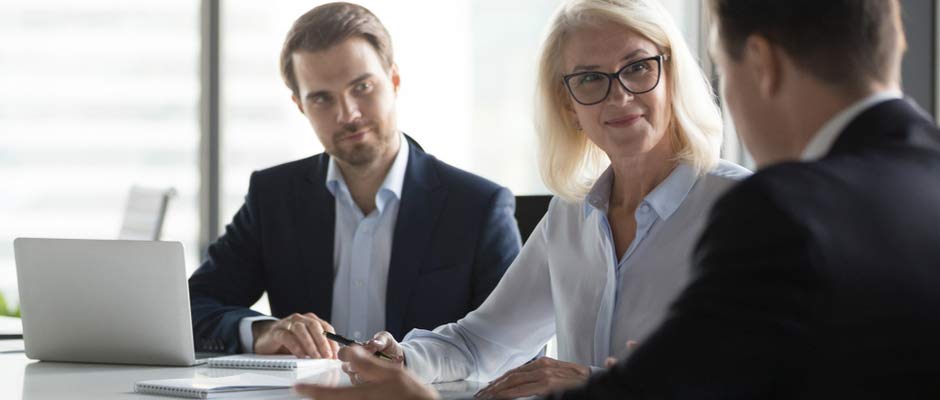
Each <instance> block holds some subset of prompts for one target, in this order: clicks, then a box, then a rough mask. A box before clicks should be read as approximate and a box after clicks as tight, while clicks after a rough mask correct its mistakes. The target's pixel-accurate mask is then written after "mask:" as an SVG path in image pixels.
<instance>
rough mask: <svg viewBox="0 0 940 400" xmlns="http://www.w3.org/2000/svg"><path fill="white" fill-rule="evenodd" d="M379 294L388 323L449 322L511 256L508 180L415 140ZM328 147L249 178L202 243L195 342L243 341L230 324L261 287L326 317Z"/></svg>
mask: <svg viewBox="0 0 940 400" xmlns="http://www.w3.org/2000/svg"><path fill="white" fill-rule="evenodd" d="M402 144H403V145H407V146H410V148H409V151H410V153H409V157H408V166H407V168H406V171H405V180H404V184H403V186H402V195H401V202H400V205H399V210H398V218H397V221H396V225H395V230H394V237H393V239H392V254H391V260H390V262H389V272H388V284H387V285H388V286H387V292H386V328H387V330H388V331H389V332H391V333H392V334H393V335H394V336H395V337H396V338H397V339H399V340H401V339H402V337H403V336H404V335H405V333H407V332H408V331H409V330H411V329H413V328H423V329H433V328H434V327H436V326H438V325H441V324H444V323H448V322H453V321H456V320H458V319H460V318H462V317H463V316H464V315H466V314H467V313H468V312H470V311H472V310H474V309H475V308H476V307H477V306H479V305H480V303H482V302H483V300H484V299H486V296H488V295H489V293H490V291H492V290H493V288H494V287H495V286H496V283H497V282H498V281H499V279H500V278H501V277H502V275H503V272H505V270H506V268H507V267H508V266H509V264H510V263H511V262H512V260H513V259H514V258H515V257H516V255H517V254H518V253H519V247H520V239H519V230H518V228H517V227H516V223H515V219H514V218H513V209H514V206H515V202H514V199H513V196H512V194H511V193H510V192H509V190H508V189H506V188H503V187H500V186H498V185H496V184H494V183H492V182H490V181H487V180H485V179H483V178H480V177H478V176H475V175H472V174H470V173H467V172H464V171H462V170H459V169H457V168H454V167H452V166H449V165H447V164H445V163H443V162H441V161H439V160H437V159H436V158H435V157H434V156H431V155H429V154H427V153H425V152H424V150H423V149H422V148H421V146H419V145H418V144H417V143H416V142H414V140H412V139H411V138H407V143H402ZM328 162H329V156H328V155H327V154H325V153H323V154H319V155H316V156H313V157H310V158H306V159H303V160H299V161H295V162H291V163H287V164H283V165H279V166H276V167H273V168H269V169H266V170H263V171H257V172H255V173H253V174H252V176H251V184H250V187H249V189H248V195H247V196H246V197H245V204H244V205H243V206H242V208H241V209H240V210H239V211H238V213H237V214H236V215H235V217H234V219H233V220H232V222H231V223H230V224H229V225H228V227H226V231H225V234H224V235H223V236H221V237H220V238H219V239H218V240H217V241H215V242H214V243H213V244H212V245H211V246H209V250H208V257H207V260H206V261H205V262H204V263H203V264H202V265H201V266H200V267H199V269H198V270H196V272H194V273H193V275H192V277H190V279H189V290H190V297H191V300H190V302H191V305H192V316H193V330H194V333H195V334H194V337H195V341H196V344H197V348H199V349H200V350H215V351H218V350H224V351H227V352H237V351H239V350H244V349H240V347H241V346H240V344H239V338H238V323H239V321H240V320H241V319H242V318H245V317H250V316H256V315H259V314H258V313H257V312H255V311H252V310H250V309H248V307H250V306H251V305H252V304H254V303H255V302H256V301H258V299H259V298H260V297H261V295H262V293H263V292H267V293H268V300H269V302H270V305H271V312H272V314H273V315H274V316H275V317H278V318H283V317H286V316H288V315H290V314H292V313H307V312H313V313H315V314H316V315H317V316H319V317H321V318H323V319H324V320H327V321H329V320H330V312H331V310H332V301H333V234H334V226H335V211H336V203H335V200H334V197H333V195H332V194H331V193H330V192H329V190H328V189H327V187H326V171H327V165H328Z"/></svg>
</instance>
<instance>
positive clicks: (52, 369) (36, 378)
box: [0, 342, 482, 400]
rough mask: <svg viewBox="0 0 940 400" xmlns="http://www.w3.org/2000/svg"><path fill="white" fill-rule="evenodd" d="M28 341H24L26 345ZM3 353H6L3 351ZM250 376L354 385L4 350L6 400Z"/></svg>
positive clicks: (333, 376) (109, 395)
mask: <svg viewBox="0 0 940 400" xmlns="http://www.w3.org/2000/svg"><path fill="white" fill-rule="evenodd" d="M20 343H22V342H20ZM0 351H2V350H0ZM245 372H252V373H262V374H268V375H275V376H282V377H294V378H298V379H303V380H304V381H312V382H315V383H321V384H332V385H348V384H349V380H348V378H347V377H346V375H345V374H343V373H342V372H341V371H340V370H339V369H336V370H333V371H329V372H325V373H320V374H318V375H315V376H303V374H302V373H301V375H298V373H296V372H286V371H265V370H239V369H219V368H207V367H205V366H197V367H153V366H130V365H114V364H78V363H57V362H47V361H35V360H30V359H28V358H26V356H25V355H24V354H23V353H2V352H0V399H24V400H37V399H42V400H45V399H96V400H108V399H142V400H155V399H170V397H161V396H152V395H142V394H136V393H134V383H135V382H138V381H143V380H151V379H175V378H193V377H197V376H209V377H220V376H228V375H235V374H240V373H245ZM435 386H436V387H437V388H438V390H440V392H441V395H442V396H443V397H444V398H469V397H472V396H473V393H474V392H475V391H476V390H478V389H479V388H481V387H482V384H480V383H478V382H452V383H448V384H443V385H435ZM239 398H245V399H254V398H258V399H297V398H299V397H298V396H297V395H295V394H294V393H293V392H291V391H289V390H281V391H273V392H272V391H264V392H258V396H257V397H239Z"/></svg>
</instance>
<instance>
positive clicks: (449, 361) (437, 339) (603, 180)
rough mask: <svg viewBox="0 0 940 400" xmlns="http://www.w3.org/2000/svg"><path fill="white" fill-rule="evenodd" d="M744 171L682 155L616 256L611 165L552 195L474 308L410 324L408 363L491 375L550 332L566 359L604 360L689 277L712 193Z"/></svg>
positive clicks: (431, 378)
mask: <svg viewBox="0 0 940 400" xmlns="http://www.w3.org/2000/svg"><path fill="white" fill-rule="evenodd" d="M748 174H749V171H747V170H746V169H744V168H741V167H739V166H737V165H734V164H731V163H727V162H724V161H722V162H721V163H719V165H718V166H716V167H715V168H714V169H713V170H712V171H710V172H708V173H706V174H705V175H703V176H698V175H696V174H695V172H694V169H693V168H692V167H691V166H689V165H686V164H679V165H678V166H677V167H676V168H675V169H674V170H673V171H672V173H671V174H670V175H669V176H668V177H667V178H666V179H665V180H664V181H663V182H662V183H660V184H659V185H658V186H657V187H656V188H655V189H654V190H653V191H652V192H650V193H649V194H648V195H647V196H646V197H645V198H644V200H643V202H642V203H641V204H640V206H639V207H638V208H637V210H636V214H635V217H636V221H637V227H636V236H635V239H634V240H633V242H632V243H631V244H630V247H629V248H628V249H627V251H626V252H625V253H624V255H623V257H621V258H620V259H618V258H617V256H616V250H615V246H614V241H613V237H612V234H611V231H610V225H609V223H608V221H607V205H608V202H609V198H610V190H611V185H612V182H613V172H612V170H610V169H608V170H607V171H606V172H604V174H602V175H601V176H600V178H598V180H597V182H595V184H594V186H593V188H592V190H591V191H590V193H589V194H588V195H587V197H586V198H585V200H584V201H583V202H579V203H567V202H564V201H561V200H559V199H558V198H555V199H552V202H551V204H550V206H549V209H548V212H547V213H546V214H545V216H544V217H543V218H542V220H541V221H540V222H539V224H538V225H537V226H536V228H535V231H534V232H533V233H532V235H531V236H530V237H529V239H528V241H527V242H526V243H525V245H524V246H523V248H522V252H521V253H520V255H519V257H518V258H516V260H515V261H514V262H513V263H512V265H511V266H510V267H509V269H508V270H507V272H506V274H505V275H504V276H503V278H502V280H500V282H499V284H498V285H497V286H496V289H494V290H493V292H492V293H491V294H490V296H489V297H488V298H487V299H486V301H485V302H484V303H483V304H482V305H481V306H480V307H479V308H478V309H477V310H475V311H473V312H471V313H470V314H468V315H467V316H466V317H464V318H462V319H460V320H459V321H457V322H455V323H450V324H447V325H442V326H439V327H437V328H436V329H435V330H434V331H433V332H432V331H426V330H420V329H415V330H413V331H411V332H409V333H408V335H407V336H406V337H405V340H404V341H403V342H402V347H403V349H404V352H405V360H406V363H407V365H408V368H410V369H412V370H413V371H414V372H415V373H416V374H417V375H418V376H419V377H421V378H422V379H423V380H425V381H427V382H440V381H451V380H459V379H470V380H479V381H489V380H491V379H493V378H496V377H498V376H500V375H501V374H503V373H504V372H506V371H507V370H509V369H510V368H513V367H516V366H519V365H520V364H523V363H525V362H526V361H528V360H530V359H532V358H533V357H534V356H536V355H537V354H538V353H539V351H540V350H541V349H542V347H543V346H544V345H545V343H546V342H548V340H549V339H551V337H552V336H553V335H555V336H557V339H558V358H559V359H560V360H562V361H569V362H575V363H578V364H582V365H589V366H594V367H601V366H603V365H604V361H605V359H606V358H607V357H618V358H623V357H625V356H626V355H627V352H626V351H627V350H626V342H627V341H628V340H634V341H638V342H640V343H642V341H643V340H644V339H645V338H646V336H647V335H649V334H650V333H651V332H652V331H653V329H654V328H655V327H656V326H657V325H659V323H660V322H661V321H662V320H663V318H664V316H665V314H666V311H667V309H668V306H669V304H670V302H671V301H672V300H673V298H675V297H676V296H677V295H678V293H679V291H680V290H681V289H682V288H683V287H684V286H685V284H686V283H687V281H688V279H689V272H690V261H691V259H690V258H691V252H692V248H693V245H694V244H695V241H696V240H697V239H698V236H699V234H700V233H701V231H702V229H703V225H704V222H705V219H706V216H707V213H708V211H709V209H710V207H711V205H712V203H713V202H714V201H715V200H716V199H717V197H719V196H720V195H721V194H722V193H724V192H725V190H726V189H728V188H729V187H730V186H731V185H732V184H734V183H735V182H736V181H738V180H740V179H742V178H744V177H746V176H747V175H748Z"/></svg>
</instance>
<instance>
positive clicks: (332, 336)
mask: <svg viewBox="0 0 940 400" xmlns="http://www.w3.org/2000/svg"><path fill="white" fill-rule="evenodd" d="M323 334H324V335H326V338H327V339H330V340H332V341H334V342H336V343H339V344H341V345H343V346H351V345H354V344H357V345H360V346H364V345H363V344H362V343H359V342H357V341H355V340H352V339H347V338H344V337H342V336H340V335H337V334H335V333H333V332H323ZM372 354H375V356H376V357H378V358H384V359H386V360H388V361H395V359H394V358H391V357H389V356H387V355H385V353H383V352H381V351H377V352H375V353H372Z"/></svg>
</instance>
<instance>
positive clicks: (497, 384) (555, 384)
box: [475, 357, 591, 399]
mask: <svg viewBox="0 0 940 400" xmlns="http://www.w3.org/2000/svg"><path fill="white" fill-rule="evenodd" d="M590 376H591V369H590V368H588V367H587V366H584V365H580V364H574V363H569V362H564V361H558V360H556V359H554V358H548V357H542V358H539V359H538V360H535V361H533V362H530V363H528V364H525V365H523V366H521V367H519V368H516V369H513V370H511V371H509V372H507V373H505V374H503V376H501V377H499V378H497V379H496V380H494V381H493V382H490V384H489V386H487V387H485V388H483V389H482V390H480V391H479V392H477V394H476V396H475V397H476V398H478V399H508V398H514V397H523V396H533V395H547V394H549V393H552V392H555V391H558V390H563V389H569V388H573V387H575V386H580V385H583V384H584V383H586V382H587V380H588V378H589V377H590Z"/></svg>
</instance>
